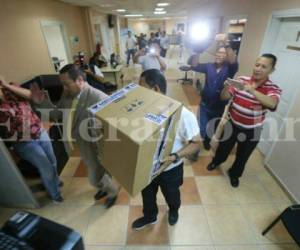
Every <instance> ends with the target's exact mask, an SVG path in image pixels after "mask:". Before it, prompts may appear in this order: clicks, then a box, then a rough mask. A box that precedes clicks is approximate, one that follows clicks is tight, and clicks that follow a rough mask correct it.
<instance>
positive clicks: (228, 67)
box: [193, 62, 238, 110]
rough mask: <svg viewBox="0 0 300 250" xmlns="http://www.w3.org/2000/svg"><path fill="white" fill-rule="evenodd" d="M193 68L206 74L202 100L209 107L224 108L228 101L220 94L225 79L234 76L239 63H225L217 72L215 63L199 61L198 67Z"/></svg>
mask: <svg viewBox="0 0 300 250" xmlns="http://www.w3.org/2000/svg"><path fill="white" fill-rule="evenodd" d="M193 70H194V71H197V72H200V73H204V74H205V75H206V80H205V85H204V89H203V92H202V100H201V101H202V102H203V103H204V104H205V105H206V106H208V107H209V108H212V109H215V110H222V109H224V107H225V105H226V104H227V101H222V100H221V99H220V94H221V92H222V89H223V87H224V82H225V80H226V79H227V78H233V77H234V75H235V74H236V72H237V71H238V63H237V62H235V63H232V64H230V63H225V64H224V65H223V66H222V68H221V70H220V71H219V72H217V68H216V64H215V63H199V64H198V65H197V66H196V67H193Z"/></svg>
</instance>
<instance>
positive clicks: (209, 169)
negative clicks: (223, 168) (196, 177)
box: [206, 162, 218, 171]
mask: <svg viewBox="0 0 300 250" xmlns="http://www.w3.org/2000/svg"><path fill="white" fill-rule="evenodd" d="M217 167H218V165H216V164H214V163H213V162H211V163H209V164H208V165H207V167H206V168H207V170H208V171H213V170H214V169H216V168H217Z"/></svg>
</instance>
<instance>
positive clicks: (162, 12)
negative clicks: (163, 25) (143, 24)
mask: <svg viewBox="0 0 300 250" xmlns="http://www.w3.org/2000/svg"><path fill="white" fill-rule="evenodd" d="M166 13H167V12H166V11H154V14H155V15H163V14H166Z"/></svg>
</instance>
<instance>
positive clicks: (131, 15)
mask: <svg viewBox="0 0 300 250" xmlns="http://www.w3.org/2000/svg"><path fill="white" fill-rule="evenodd" d="M125 16H126V17H141V16H143V15H142V14H127V15H125Z"/></svg>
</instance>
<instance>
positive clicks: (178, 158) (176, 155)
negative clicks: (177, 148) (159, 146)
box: [170, 153, 180, 163]
mask: <svg viewBox="0 0 300 250" xmlns="http://www.w3.org/2000/svg"><path fill="white" fill-rule="evenodd" d="M173 155H174V156H175V160H174V161H173V163H176V162H178V161H179V160H180V157H179V155H178V154H177V153H172V154H170V156H173Z"/></svg>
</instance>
